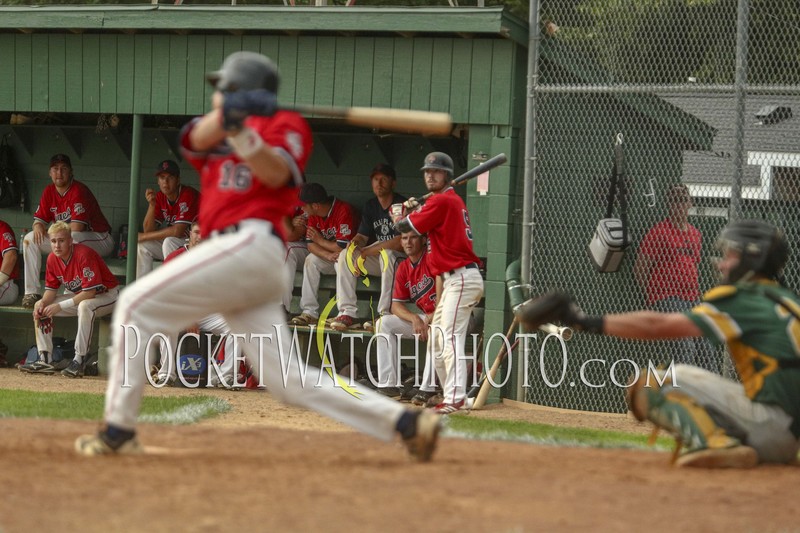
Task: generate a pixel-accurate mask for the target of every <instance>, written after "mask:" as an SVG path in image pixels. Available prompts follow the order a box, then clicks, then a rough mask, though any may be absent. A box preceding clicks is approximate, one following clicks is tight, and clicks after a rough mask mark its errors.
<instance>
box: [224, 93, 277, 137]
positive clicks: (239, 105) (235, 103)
mask: <svg viewBox="0 0 800 533" xmlns="http://www.w3.org/2000/svg"><path fill="white" fill-rule="evenodd" d="M277 111H278V97H277V96H276V95H275V93H273V92H272V91H268V90H266V89H254V90H251V91H235V92H229V93H225V100H224V102H223V104H222V127H223V128H225V129H226V130H228V131H235V130H240V129H242V127H243V126H244V119H246V118H247V117H248V116H250V115H260V116H265V117H271V116H272V115H274V114H275V113H276V112H277Z"/></svg>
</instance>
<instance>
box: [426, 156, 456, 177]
mask: <svg viewBox="0 0 800 533" xmlns="http://www.w3.org/2000/svg"><path fill="white" fill-rule="evenodd" d="M420 170H444V171H445V172H447V175H448V176H449V177H451V178H452V177H453V158H451V157H450V156H449V155H447V154H445V153H444V152H431V153H429V154H428V155H426V156H425V164H424V165H423V166H422V168H421V169H420Z"/></svg>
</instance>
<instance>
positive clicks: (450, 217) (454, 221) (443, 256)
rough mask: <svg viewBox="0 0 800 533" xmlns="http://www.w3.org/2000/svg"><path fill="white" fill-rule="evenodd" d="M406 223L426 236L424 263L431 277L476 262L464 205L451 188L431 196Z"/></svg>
mask: <svg viewBox="0 0 800 533" xmlns="http://www.w3.org/2000/svg"><path fill="white" fill-rule="evenodd" d="M408 222H409V223H410V224H411V227H412V228H413V229H414V231H416V232H417V233H418V234H420V235H423V234H426V233H427V234H428V250H429V255H430V257H429V258H428V261H429V262H430V264H431V272H433V274H434V275H437V276H438V275H439V274H441V273H443V272H449V271H450V270H453V269H456V268H460V267H463V266H466V265H468V264H470V263H476V264H478V263H479V262H480V260H479V259H478V256H476V255H475V252H474V251H473V250H472V228H470V225H469V213H467V206H466V205H464V200H462V199H461V197H460V196H458V195H457V194H456V192H455V191H454V190H453V188H452V187H449V188H447V189H445V190H444V191H443V192H440V193H438V194H434V195H433V196H431V197H430V198H429V199H428V201H427V202H425V204H424V205H423V206H422V207H421V208H420V209H419V211H415V212H413V213H410V214H409V215H408Z"/></svg>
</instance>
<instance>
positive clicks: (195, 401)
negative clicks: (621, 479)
mask: <svg viewBox="0 0 800 533" xmlns="http://www.w3.org/2000/svg"><path fill="white" fill-rule="evenodd" d="M103 402H104V398H103V395H101V394H93V393H83V392H36V391H26V390H0V418H51V419H56V420H100V419H101V417H102V414H103ZM228 410H230V405H229V404H228V402H226V401H225V400H223V399H221V398H215V397H210V396H163V397H152V396H147V397H145V398H143V402H142V414H141V417H140V419H141V421H142V422H150V423H156V424H192V423H194V422H197V421H199V420H201V419H204V418H208V417H212V416H217V415H219V414H221V413H224V412H226V411H228ZM445 435H446V436H453V437H461V438H468V439H480V440H503V441H514V442H529V443H533V444H550V445H559V446H591V447H597V448H643V447H646V446H647V442H646V441H647V437H645V436H643V435H634V434H630V433H624V432H620V431H604V430H597V429H590V428H572V427H562V426H553V425H548V424H534V423H530V422H522V421H513V420H487V419H480V418H472V417H469V416H451V417H449V418H448V420H447V423H446V429H445ZM670 442H671V441H670V440H668V439H666V438H661V439H659V441H658V443H657V446H658V447H659V448H663V449H666V448H667V447H668V446H669V444H670Z"/></svg>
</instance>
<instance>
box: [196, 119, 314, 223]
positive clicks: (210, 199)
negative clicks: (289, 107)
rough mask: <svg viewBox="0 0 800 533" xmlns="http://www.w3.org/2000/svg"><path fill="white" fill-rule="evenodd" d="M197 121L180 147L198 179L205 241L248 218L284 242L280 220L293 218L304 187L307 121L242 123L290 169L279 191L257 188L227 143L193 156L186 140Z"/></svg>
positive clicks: (308, 141)
mask: <svg viewBox="0 0 800 533" xmlns="http://www.w3.org/2000/svg"><path fill="white" fill-rule="evenodd" d="M198 120H199V118H196V119H194V120H193V121H192V122H190V123H189V124H187V125H186V126H185V127H184V129H183V131H182V132H181V147H182V151H183V154H184V157H185V158H186V159H187V160H188V161H189V163H191V164H192V166H194V167H195V168H196V169H197V171H198V172H199V173H200V190H201V191H202V193H203V201H202V202H201V204H200V228H201V231H202V234H203V236H204V237H205V236H207V235H209V234H210V233H211V232H212V231H214V230H221V229H224V228H226V227H228V226H231V225H233V224H236V223H237V222H239V221H240V220H245V219H248V218H256V219H261V220H268V221H269V222H272V224H273V226H274V227H275V231H277V232H278V233H279V234H280V235H282V236H285V228H284V225H283V222H282V219H284V218H285V217H290V216H292V214H293V213H294V208H295V207H296V206H297V204H298V201H299V200H298V195H299V192H300V189H299V187H300V186H301V185H302V184H303V182H304V178H303V171H304V170H305V167H306V162H307V161H308V157H309V156H310V155H311V147H312V139H311V128H310V127H309V125H308V123H307V122H306V120H305V119H304V118H303V117H302V116H300V115H299V114H298V113H294V112H291V111H279V112H277V113H275V115H273V116H271V117H258V116H251V117H248V118H247V119H246V120H245V126H247V127H248V128H251V129H253V130H255V131H256V132H257V133H258V134H259V135H261V138H262V139H263V140H264V142H265V143H266V144H268V145H270V146H271V147H272V148H274V149H276V150H277V151H278V153H279V154H280V155H281V156H282V157H283V158H284V159H285V160H286V163H287V164H288V165H289V168H290V169H291V172H292V177H293V179H290V180H289V182H288V183H287V184H286V185H284V186H281V187H278V188H272V187H268V186H266V185H264V184H263V183H261V181H260V180H259V179H258V178H256V177H255V176H253V175H252V172H251V171H250V167H249V166H248V165H247V164H245V163H244V161H242V160H241V159H240V158H239V157H238V156H237V155H236V153H235V152H234V151H233V150H232V149H231V148H229V147H228V145H227V144H226V143H220V144H219V145H217V146H216V147H215V148H213V149H212V150H210V151H208V152H193V151H192V150H191V145H190V143H189V134H190V133H191V131H192V128H193V127H194V125H195V124H196V123H197V121H198Z"/></svg>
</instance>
